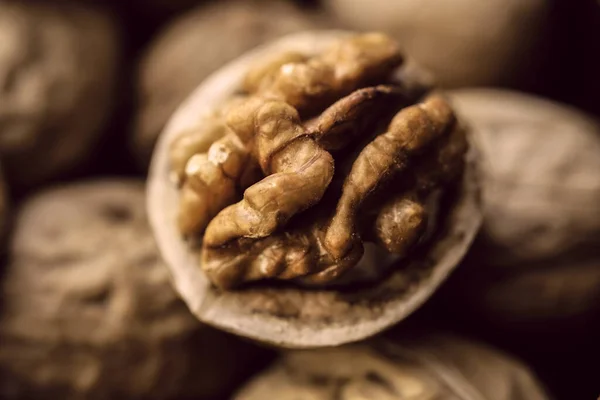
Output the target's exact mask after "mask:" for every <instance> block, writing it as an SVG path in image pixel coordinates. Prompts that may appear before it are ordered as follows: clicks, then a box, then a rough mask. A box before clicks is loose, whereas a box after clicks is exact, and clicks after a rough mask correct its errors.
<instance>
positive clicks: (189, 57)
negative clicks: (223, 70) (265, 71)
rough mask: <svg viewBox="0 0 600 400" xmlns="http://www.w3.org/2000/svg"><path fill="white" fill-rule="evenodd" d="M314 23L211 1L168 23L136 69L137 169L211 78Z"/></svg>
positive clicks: (257, 1) (302, 15)
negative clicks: (172, 120) (258, 48)
mask: <svg viewBox="0 0 600 400" xmlns="http://www.w3.org/2000/svg"><path fill="white" fill-rule="evenodd" d="M315 24H316V21H315V18H314V17H313V16H311V15H310V14H308V13H307V12H304V11H301V10H300V9H298V8H296V7H294V6H293V5H292V4H287V3H285V2H281V1H272V0H262V1H261V0H251V1H248V0H227V1H219V2H214V3H212V4H207V5H202V6H199V7H198V8H196V9H194V10H192V11H189V12H188V13H186V14H184V15H182V16H181V17H178V18H177V19H175V20H174V21H172V22H171V23H170V24H169V25H168V26H167V27H166V28H164V29H163V30H162V32H160V33H159V36H158V37H157V39H155V40H154V42H152V43H151V44H150V47H149V48H148V49H147V50H146V53H145V55H144V56H143V58H142V60H141V62H140V64H139V66H138V78H137V89H136V90H137V97H138V103H139V108H138V110H137V115H136V117H135V126H134V129H133V136H132V138H131V146H132V151H133V153H134V155H135V156H136V158H137V159H138V160H139V162H140V165H142V166H144V167H146V166H147V165H148V164H149V161H150V157H151V155H152V149H153V148H154V145H155V143H156V140H157V138H158V135H159V134H160V132H161V131H162V129H163V128H164V126H165V124H166V122H167V121H168V119H169V117H170V116H171V114H172V113H173V112H174V111H175V109H176V108H177V107H178V106H179V104H180V103H181V102H182V101H183V100H184V99H185V98H186V97H187V96H188V95H189V94H190V93H191V92H192V91H193V90H194V89H195V88H196V86H198V85H199V84H200V83H201V82H202V81H203V80H204V79H205V78H206V77H207V76H208V75H209V74H211V73H212V72H214V71H215V70H216V69H217V68H219V67H221V66H222V65H223V64H225V63H226V62H228V61H230V60H232V59H234V58H236V57H238V56H239V55H241V54H242V53H244V52H246V51H248V50H250V49H252V48H253V47H255V46H258V45H259V44H261V43H264V42H266V41H268V40H272V39H275V38H277V37H279V36H281V35H284V34H287V33H292V32H297V31H301V30H305V29H310V28H314V26H315Z"/></svg>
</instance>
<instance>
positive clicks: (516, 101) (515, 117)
mask: <svg viewBox="0 0 600 400" xmlns="http://www.w3.org/2000/svg"><path fill="white" fill-rule="evenodd" d="M448 96H449V98H450V100H451V101H452V103H453V105H454V106H455V107H456V109H457V113H458V114H459V115H461V116H463V117H464V119H465V121H466V123H468V124H470V126H471V128H472V129H473V135H474V140H476V141H477V142H478V144H479V146H478V147H479V148H480V149H481V159H482V174H483V182H484V185H483V205H484V222H483V229H482V236H483V239H484V241H485V242H486V243H485V244H486V245H487V246H486V248H485V249H484V251H485V252H486V255H487V261H489V262H490V263H493V264H518V263H520V262H523V261H532V260H540V259H548V258H551V257H555V256H557V255H559V254H564V253H567V252H570V251H574V250H575V249H577V248H581V247H590V248H593V247H595V246H596V245H597V244H598V243H599V241H600V157H598V154H600V121H598V120H595V119H593V118H591V117H589V116H587V115H585V114H583V113H581V112H579V111H577V110H575V109H572V108H570V107H567V106H564V105H561V104H558V103H553V102H551V101H549V100H544V99H541V98H538V97H535V96H531V95H526V94H520V93H518V92H511V91H503V90H494V89H466V90H457V91H453V92H448ZM489 252H493V254H492V253H489Z"/></svg>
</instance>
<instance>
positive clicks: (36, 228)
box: [0, 181, 256, 399]
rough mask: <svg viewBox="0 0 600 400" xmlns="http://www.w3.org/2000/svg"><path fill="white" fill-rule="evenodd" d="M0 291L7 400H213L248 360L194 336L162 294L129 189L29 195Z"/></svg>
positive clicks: (137, 198)
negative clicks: (201, 399) (0, 297)
mask: <svg viewBox="0 0 600 400" xmlns="http://www.w3.org/2000/svg"><path fill="white" fill-rule="evenodd" d="M9 256H10V262H9V265H8V266H7V270H6V272H5V276H4V277H3V281H2V289H1V294H2V311H1V314H0V342H1V343H2V345H1V346H0V371H2V372H1V374H2V375H1V376H0V396H1V397H2V398H4V399H31V398H36V399H117V398H131V399H142V398H143V399H173V398H182V397H184V398H195V399H196V398H209V399H214V398H215V397H216V396H218V395H221V394H223V393H226V392H227V391H229V390H232V387H233V385H234V384H235V382H236V381H237V379H238V378H239V377H240V374H241V373H242V372H243V371H244V370H245V368H247V367H248V360H249V357H250V356H251V355H256V351H255V350H254V349H253V348H251V347H250V346H248V345H242V344H240V343H238V342H236V341H234V339H233V338H231V337H229V336H226V335H225V334H223V333H220V332H217V331H215V330H213V329H211V328H208V327H205V326H202V325H200V324H199V323H198V322H197V321H196V319H195V318H194V317H193V316H192V315H191V314H190V313H189V312H188V310H187V308H186V307H185V305H184V304H183V303H182V302H181V301H180V300H179V298H178V297H177V295H176V294H175V292H174V290H173V289H172V288H171V286H170V278H169V273H168V271H167V269H166V267H165V266H164V264H163V263H162V261H161V260H160V257H159V255H158V253H157V250H156V248H155V244H154V239H153V238H152V235H151V234H150V231H149V228H148V226H147V224H146V217H145V210H144V188H143V185H142V184H141V183H139V182H137V181H96V182H88V183H80V184H72V185H70V186H66V187H62V188H55V189H50V190H47V191H44V192H42V193H39V194H37V195H36V196H34V197H33V198H31V199H29V200H28V201H26V202H25V203H24V204H23V206H22V209H21V210H20V212H19V214H18V218H17V223H16V231H15V232H14V236H13V238H12V241H11V245H10V254H9Z"/></svg>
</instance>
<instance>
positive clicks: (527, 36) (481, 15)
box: [325, 0, 551, 87]
mask: <svg viewBox="0 0 600 400" xmlns="http://www.w3.org/2000/svg"><path fill="white" fill-rule="evenodd" d="M325 5H326V7H327V8H328V9H329V10H330V11H331V13H332V14H333V15H334V16H336V17H337V18H339V19H340V20H341V21H342V22H343V23H345V24H346V25H347V26H348V27H349V28H354V29H363V30H374V29H376V30H380V31H383V32H386V33H389V34H390V35H392V36H393V37H394V38H395V39H396V40H398V42H399V43H400V45H401V46H402V48H403V50H404V51H405V52H406V53H407V54H409V55H410V56H411V57H413V58H414V59H415V60H416V61H417V62H418V63H419V64H421V65H423V66H424V67H426V68H427V69H429V70H430V71H431V72H432V73H433V75H434V76H435V79H436V81H437V82H438V84H440V85H442V86H445V87H457V86H481V85H496V84H515V83H520V82H521V81H522V80H524V79H527V77H528V73H531V72H532V71H534V70H535V68H533V66H535V65H537V64H536V62H538V61H539V60H538V56H541V54H539V52H538V48H539V47H540V46H539V44H540V43H539V42H540V41H542V40H543V39H544V38H545V37H546V36H547V35H546V31H547V28H548V26H549V22H550V21H549V19H550V18H549V16H550V15H549V12H550V10H551V5H550V2H547V1H544V0H525V1H523V0H508V1H507V0H490V1H479V0H453V1H446V0H433V1H431V0H430V1H428V2H427V3H424V2H423V1H421V0H395V1H390V0H325ZM535 72H536V73H538V74H539V71H535Z"/></svg>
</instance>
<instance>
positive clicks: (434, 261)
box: [147, 31, 481, 348]
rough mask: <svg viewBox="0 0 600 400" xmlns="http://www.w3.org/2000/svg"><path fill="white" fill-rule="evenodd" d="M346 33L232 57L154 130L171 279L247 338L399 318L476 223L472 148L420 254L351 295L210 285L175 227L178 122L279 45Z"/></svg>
mask: <svg viewBox="0 0 600 400" xmlns="http://www.w3.org/2000/svg"><path fill="white" fill-rule="evenodd" d="M349 34H350V32H345V31H311V32H305V33H300V34H293V35H289V36H285V37H283V38H282V39H279V40H277V41H275V42H272V43H270V44H266V45H263V46H262V47H259V48H258V49H256V50H254V51H251V52H249V53H247V54H246V55H244V56H242V57H240V58H238V59H237V60H235V61H233V62H231V63H230V64H228V65H226V66H225V67H223V68H221V69H220V70H219V71H217V72H216V73H215V74H213V75H212V76H210V77H209V78H208V79H207V80H205V81H204V83H203V84H201V85H200V86H199V87H198V88H197V89H196V90H195V91H194V92H193V93H192V94H191V95H190V97H188V99H187V100H186V101H185V102H184V103H183V104H182V105H181V106H180V107H179V109H178V110H177V111H176V113H175V114H174V115H173V116H172V118H171V120H170V121H169V123H168V124H167V126H166V128H165V130H164V131H163V133H162V134H161V136H160V138H159V141H158V144H157V146H156V148H155V151H154V155H153V158H152V163H151V166H150V172H149V178H148V187H147V208H148V212H149V220H150V224H151V227H152V229H153V231H154V235H155V238H156V241H157V244H158V247H159V249H160V252H161V254H162V256H163V258H164V259H165V262H166V264H167V265H168V267H169V269H170V271H171V274H172V277H173V283H174V286H175V288H176V289H177V291H178V292H179V294H180V295H181V296H182V298H183V300H184V301H185V302H186V304H187V305H188V307H189V308H190V310H191V311H192V313H193V314H194V315H195V316H196V317H197V318H198V319H199V320H201V321H202V322H204V323H206V324H209V325H212V326H214V327H216V328H219V329H222V330H225V331H228V332H231V333H234V334H236V335H240V336H245V337H247V338H250V339H253V340H256V341H260V342H265V343H269V344H271V345H275V346H281V347H288V348H314V347H323V346H335V345H340V344H343V343H348V342H355V341H358V340H362V339H364V338H367V337H369V336H372V335H374V334H376V333H378V332H380V331H382V330H384V329H386V328H388V327H390V326H392V325H394V324H396V323H397V322H399V321H401V320H402V319H404V318H405V317H407V316H408V315H409V314H411V313H412V312H413V311H414V310H416V309H417V308H418V307H419V306H421V305H422V304H423V303H424V302H425V301H426V300H427V298H429V296H430V295H431V294H432V293H433V292H434V291H435V289H436V288H437V287H438V286H439V285H440V284H441V283H442V282H443V281H444V280H445V279H446V277H447V276H448V274H449V273H450V272H451V271H452V270H453V269H454V267H455V266H456V265H457V264H458V263H459V262H460V260H461V259H462V258H463V256H464V254H465V253H466V251H467V250H468V248H469V246H470V244H471V242H472V241H473V239H474V237H475V235H476V233H477V231H478V229H479V226H480V224H481V211H480V201H479V184H478V173H477V168H476V164H477V163H476V154H475V151H474V150H475V149H474V148H473V146H471V151H470V153H469V162H468V164H467V169H466V171H465V174H464V176H463V180H462V182H461V183H460V188H459V190H458V191H457V196H456V198H455V199H454V202H455V203H454V206H453V207H452V210H451V212H450V213H449V214H448V215H447V217H446V218H445V220H444V222H443V226H441V227H439V228H438V229H439V231H440V232H441V234H438V237H437V239H436V240H435V241H434V242H433V243H432V244H431V245H430V246H429V247H428V251H427V252H426V253H424V254H422V253H419V256H417V257H415V258H414V259H413V260H412V261H411V262H410V263H409V264H407V265H406V266H403V267H402V268H399V269H397V270H395V271H394V272H393V273H392V274H391V275H389V276H388V278H387V279H385V280H383V281H381V282H379V283H377V284H375V285H371V286H370V287H364V288H359V289H356V290H353V291H351V292H348V291H341V290H336V289H306V288H300V287H290V286H273V287H264V286H262V287H249V288H247V289H244V290H239V291H231V292H223V291H219V290H217V289H216V288H214V287H212V286H211V284H210V282H209V281H208V279H207V278H206V276H205V275H204V272H203V271H202V270H201V267H200V265H199V261H198V260H197V253H196V254H194V253H193V252H192V251H191V250H190V249H189V248H188V245H187V244H186V242H184V241H183V240H182V239H181V237H180V234H179V231H178V229H177V226H176V211H177V204H178V191H177V189H176V188H175V186H174V185H173V184H172V183H171V182H170V180H169V166H168V147H169V144H170V142H171V141H172V140H173V138H174V137H175V135H176V134H177V133H178V132H179V131H180V130H181V129H182V128H184V127H188V126H190V125H192V124H195V123H197V122H198V120H199V117H200V116H201V115H202V113H203V112H205V111H209V110H211V109H213V108H214V107H216V106H218V104H219V103H221V102H223V101H224V100H226V99H227V98H228V97H229V96H231V95H232V94H233V93H235V92H236V91H237V90H238V88H239V87H240V86H241V85H240V84H241V81H242V79H243V77H244V74H245V72H246V70H247V68H248V67H249V66H250V65H252V64H253V62H254V61H256V60H259V59H261V58H262V57H264V56H266V55H269V54H272V53H276V52H281V51H300V52H304V53H306V54H315V53H317V52H320V51H322V50H324V49H325V48H326V47H328V46H329V45H331V44H332V43H333V42H334V41H335V40H336V39H339V38H341V37H343V36H346V35H349Z"/></svg>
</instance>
